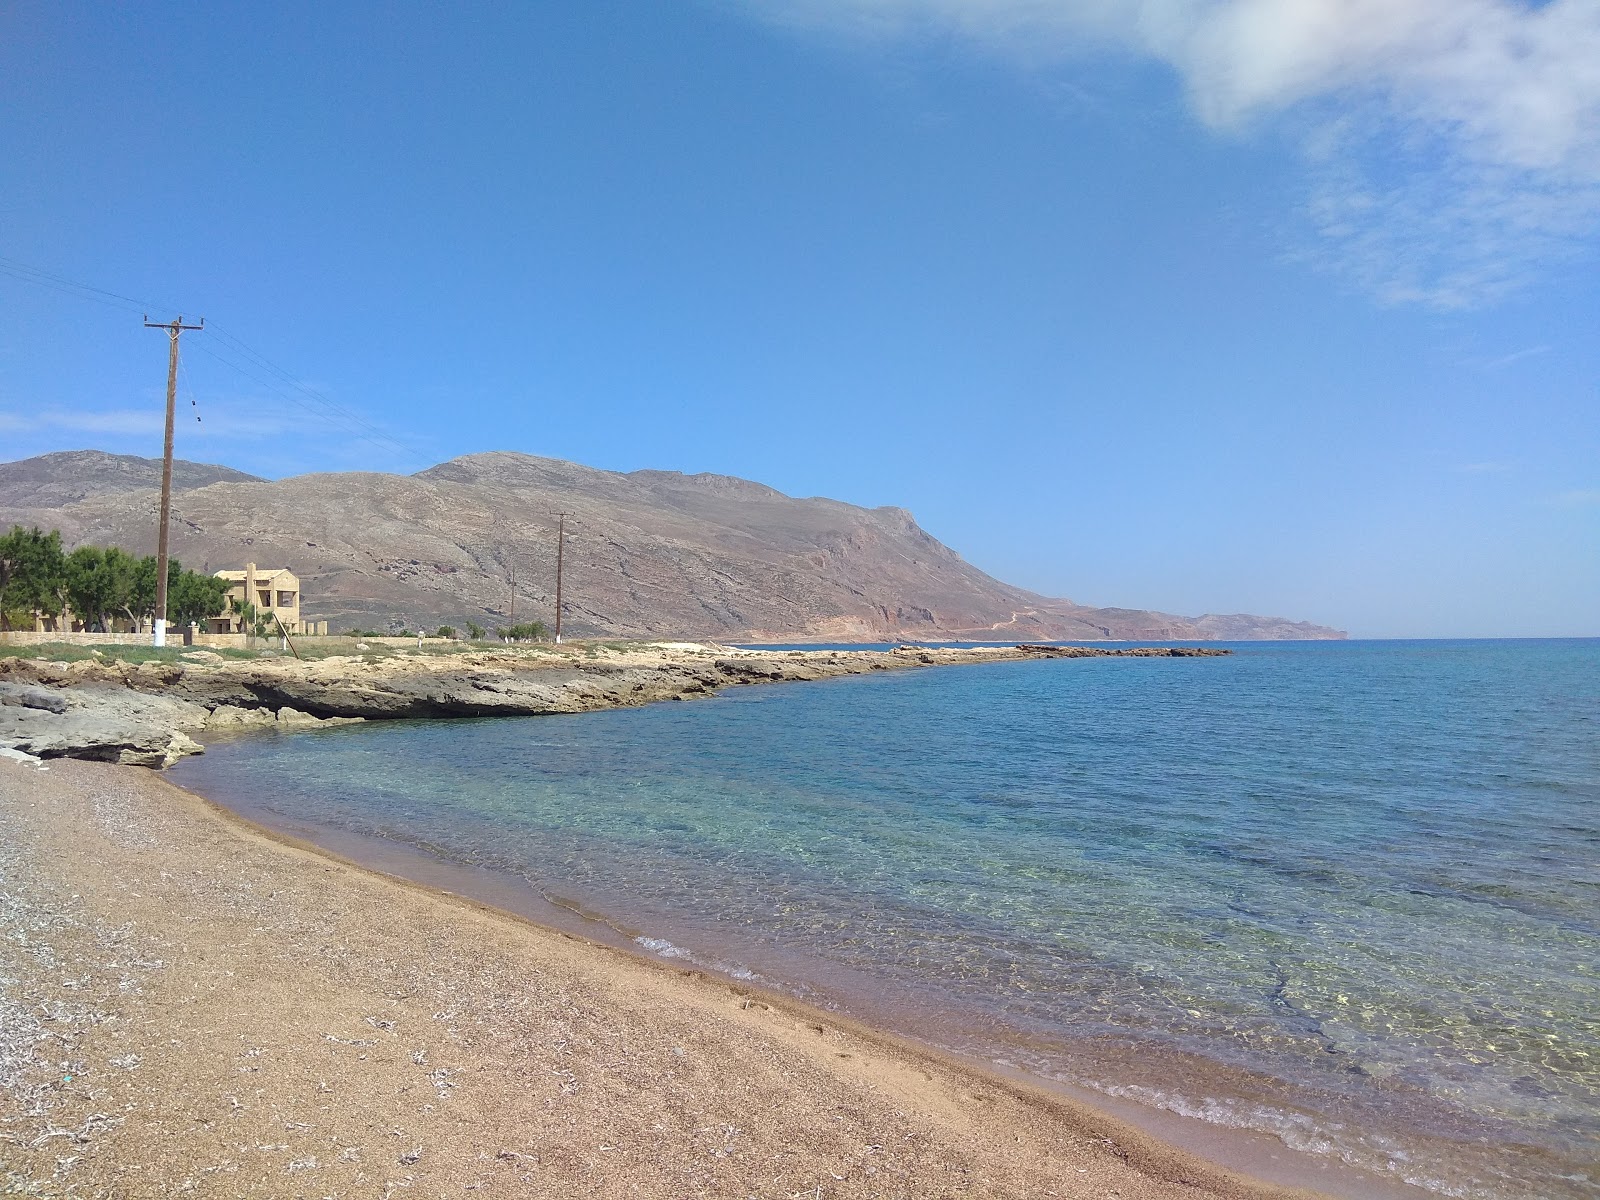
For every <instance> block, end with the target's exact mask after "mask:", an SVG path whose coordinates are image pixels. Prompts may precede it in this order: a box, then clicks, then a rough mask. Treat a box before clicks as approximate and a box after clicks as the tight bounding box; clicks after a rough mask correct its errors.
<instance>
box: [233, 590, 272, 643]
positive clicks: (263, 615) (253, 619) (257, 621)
mask: <svg viewBox="0 0 1600 1200" xmlns="http://www.w3.org/2000/svg"><path fill="white" fill-rule="evenodd" d="M228 605H229V608H230V610H231V611H233V612H235V613H238V614H239V628H240V630H241V631H242V632H244V633H247V634H249V635H250V636H251V637H270V636H272V634H274V633H276V632H277V624H278V623H277V622H276V621H274V620H273V619H272V614H271V613H269V612H262V611H261V610H260V609H259V608H257V607H256V606H255V605H254V604H251V603H250V601H248V600H235V599H233V598H232V597H229V598H228Z"/></svg>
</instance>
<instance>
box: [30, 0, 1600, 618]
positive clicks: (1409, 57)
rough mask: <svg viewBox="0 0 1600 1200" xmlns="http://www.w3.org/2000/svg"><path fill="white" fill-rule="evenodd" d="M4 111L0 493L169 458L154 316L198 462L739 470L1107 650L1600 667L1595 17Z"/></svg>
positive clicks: (387, 32)
mask: <svg viewBox="0 0 1600 1200" xmlns="http://www.w3.org/2000/svg"><path fill="white" fill-rule="evenodd" d="M483 8H484V9H485V10H486V9H487V6H483ZM335 10H337V11H335ZM0 103H3V105H4V113H5V120H4V121H3V122H0V260H3V261H0V311H3V313H4V317H5V320H4V323H3V326H0V459H12V458H21V457H26V456H29V455H33V454H38V453H43V452H46V451H50V450H60V449H74V448H82V447H97V448H103V449H108V450H115V451H119V452H127V453H139V454H151V455H154V454H159V452H160V406H161V398H162V389H163V385H164V368H165V344H164V339H163V338H162V337H161V335H160V334H159V333H156V332H152V331H148V330H145V329H143V328H142V327H141V325H140V323H139V317H140V313H141V311H142V307H143V305H144V304H146V303H148V304H150V305H151V306H152V311H151V314H150V315H151V316H152V317H153V318H157V317H159V318H163V319H165V318H170V317H171V316H172V315H174V314H176V313H178V312H182V313H183V314H184V315H185V316H186V317H189V318H195V317H200V316H204V317H205V318H206V319H207V323H208V330H207V331H206V332H205V333H203V334H197V335H187V337H186V340H185V356H184V378H183V387H182V389H181V392H182V399H183V401H184V404H185V407H186V408H187V410H188V412H187V414H185V415H184V416H183V420H182V422H181V423H180V426H179V444H178V448H179V453H180V454H181V455H182V456H184V457H188V458H196V459H202V460H208V461H216V462H225V463H228V464H230V465H233V466H237V467H240V468H243V469H246V470H252V471H256V472H258V473H261V474H266V475H271V476H274V477H277V476H283V475H290V474H297V473H301V472H305V471H315V470H351V469H377V470H397V471H413V470H417V469H420V468H422V467H424V466H427V465H430V464H432V463H434V462H438V461H442V460H444V459H447V458H450V457H453V456H455V455H458V454H464V453H469V452H472V451H476V450H487V449H513V450H523V451H527V452H530V453H535V454H544V455H550V456H553V457H559V458H569V459H574V460H576V461H579V462H584V463H588V464H591V465H594V466H599V467H606V468H611V469H618V470H631V469H635V468H639V467H656V468H668V469H680V470H685V471H718V472H723V473H727V474H734V475H741V476H745V477H748V478H754V479H759V480H761V481H763V482H765V483H769V484H771V485H773V486H775V487H778V488H780V489H782V490H784V491H786V492H789V493H791V494H795V495H802V496H806V495H827V496H833V497H837V498H839V499H843V500H849V501H852V502H855V503H860V504H866V505H877V504H900V505H903V506H905V507H907V508H909V509H911V510H912V511H913V512H914V513H915V514H916V516H917V518H918V519H919V521H920V522H921V523H922V524H923V526H924V527H925V528H927V529H928V530H929V531H930V532H932V533H933V534H935V535H936V536H938V537H940V538H941V539H943V540H945V541H946V542H948V543H949V544H951V545H952V546H954V547H955V548H957V549H958V550H959V551H961V552H962V553H963V554H964V555H965V556H966V557H967V558H968V559H970V560H971V561H973V562H975V563H977V564H978V565H979V566H981V567H983V568H984V569H986V570H988V571H990V572H992V573H994V574H996V575H998V576H1000V577H1002V578H1004V579H1007V580H1009V581H1012V582H1015V583H1019V584H1022V585H1024V586H1028V587H1031V588H1034V589H1036V590H1038V591H1041V592H1044V593H1046V594H1050V595H1065V596H1070V597H1072V598H1073V599H1075V600H1078V601H1080V602H1084V603H1093V604H1118V605H1128V606H1138V607H1152V608H1161V609H1165V610H1167V611H1173V612H1180V613H1186V614H1198V613H1201V612H1238V611H1249V612H1259V613H1272V614H1279V615H1286V616H1292V617H1296V618H1304V619H1310V620H1316V621H1321V622H1325V623H1328V624H1334V625H1338V626H1340V627H1343V628H1347V629H1349V630H1350V631H1351V632H1352V634H1354V635H1357V636H1380V637H1381V636H1501V635H1504V636H1541V635H1588V636H1594V635H1600V337H1597V336H1596V335H1597V333H1600V328H1597V327H1600V282H1597V281H1600V271H1597V266H1600V254H1597V249H1600V235H1597V221H1596V216H1597V214H1600V5H1597V4H1596V3H1595V2H1594V0H1586V2H1584V3H1575V2H1573V0H1551V2H1550V3H1547V4H1543V5H1537V6H1535V5H1527V6H1524V5H1520V4H1516V3H1512V2H1510V0H1384V2H1383V3H1382V4H1379V3H1377V0H1271V2H1269V0H1163V2H1161V3H1156V2H1155V0H1057V2H1052V0H768V2H765V3H758V2H755V0H750V2H740V0H636V2H632V3H628V2H617V0H588V2H586V3H584V4H582V5H573V4H565V3H563V4H556V3H530V4H527V5H522V6H506V7H505V8H504V9H502V11H500V12H498V13H491V12H488V11H475V12H474V14H473V15H470V16H462V15H458V14H449V13H445V12H443V11H441V9H440V7H438V6H420V5H419V6H415V7H409V6H404V5H391V6H383V7H381V8H380V7H378V6H373V7H370V8H364V9H357V8H355V7H354V6H297V5H292V4H290V5H279V6H272V7H271V8H270V9H268V8H263V7H257V8H253V9H247V8H244V7H241V6H231V5H223V6H194V7H180V8H177V9H173V8H170V7H168V8H160V9H156V8H150V7H148V6H146V7H143V8H135V7H128V6H104V7H98V6H90V5H44V4H27V3H22V4H15V5H10V6H8V7H7V8H6V9H5V10H4V12H3V14H0ZM19 263H20V264H24V265H25V266H24V267H16V266H15V264H19ZM7 264H12V265H10V266H7ZM26 268H36V269H42V270H44V271H46V272H49V273H50V274H51V275H53V276H56V277H59V278H60V279H63V280H68V281H71V282H73V283H76V284H88V285H90V286H92V287H94V288H98V289H103V290H104V291H105V292H109V293H114V294H115V295H116V296H121V297H129V298H131V299H130V300H129V301H122V300H118V299H115V298H113V297H109V296H105V295H100V294H97V293H85V292H83V291H81V290H77V289H74V288H71V287H52V286H48V283H49V281H45V282H44V283H41V282H40V278H39V276H37V275H36V274H32V273H31V272H30V271H29V270H27V269H26ZM252 354H254V355H256V356H259V357H251V355H252ZM263 360H264V362H265V364H266V365H264V364H263ZM280 372H281V373H280ZM190 401H192V402H193V405H192V406H191V404H190ZM196 406H197V407H196ZM195 412H198V413H199V415H200V416H201V417H202V420H201V421H200V422H195V421H194V420H193V419H192V414H194V413H195Z"/></svg>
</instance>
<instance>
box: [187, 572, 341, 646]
mask: <svg viewBox="0 0 1600 1200" xmlns="http://www.w3.org/2000/svg"><path fill="white" fill-rule="evenodd" d="M217 578H218V579H226V580H227V581H228V584H229V587H228V600H229V605H228V611H227V612H225V613H224V614H223V615H222V616H220V617H213V618H212V619H211V621H210V622H209V625H210V628H209V629H208V630H207V632H209V633H244V632H246V630H245V629H244V626H243V622H242V621H241V620H240V617H239V605H240V604H242V603H249V604H251V605H253V606H254V607H255V610H256V611H257V612H258V613H261V614H262V615H264V616H266V615H271V616H275V617H277V618H278V620H279V621H282V622H283V627H284V628H285V629H287V630H288V631H289V632H290V633H295V634H305V633H327V632H328V623H327V622H326V621H302V620H301V619H300V579H299V577H298V576H297V575H295V573H294V572H293V571H291V570H289V568H288V567H272V568H267V569H262V568H260V567H257V566H256V565H255V563H246V564H245V566H244V570H242V571H218V572H217ZM272 632H274V633H276V632H277V626H276V624H274V625H273V628H272Z"/></svg>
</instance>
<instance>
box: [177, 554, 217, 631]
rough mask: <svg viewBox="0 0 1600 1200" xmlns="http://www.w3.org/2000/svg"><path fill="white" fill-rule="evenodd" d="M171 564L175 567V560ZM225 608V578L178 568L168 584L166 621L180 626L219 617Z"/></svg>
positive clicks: (185, 626) (184, 626) (183, 626)
mask: <svg viewBox="0 0 1600 1200" xmlns="http://www.w3.org/2000/svg"><path fill="white" fill-rule="evenodd" d="M172 565H173V566H177V565H178V564H177V562H176V561H174V562H173V564H172ZM227 608H228V581H227V580H226V579H218V578H217V577H216V576H215V575H202V574H201V573H200V572H199V571H185V570H183V569H181V568H179V570H178V571H177V573H176V575H175V576H174V577H171V578H170V579H169V582H168V583H167V620H169V621H172V622H174V623H176V624H177V626H178V627H179V628H180V629H183V628H187V627H188V626H189V625H191V624H201V623H204V622H205V621H208V620H210V619H211V618H212V617H220V616H221V615H222V614H223V613H224V612H226V611H227Z"/></svg>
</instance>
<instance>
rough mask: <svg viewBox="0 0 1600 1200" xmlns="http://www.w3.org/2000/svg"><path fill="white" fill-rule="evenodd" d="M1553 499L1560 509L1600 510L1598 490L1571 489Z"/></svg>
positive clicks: (1599, 490) (1599, 493)
mask: <svg viewBox="0 0 1600 1200" xmlns="http://www.w3.org/2000/svg"><path fill="white" fill-rule="evenodd" d="M1554 499H1555V502H1556V503H1557V504H1558V505H1560V506H1561V507H1562V508H1600V488H1571V489H1569V490H1568V491H1565V492H1558V493H1557V494H1556V496H1555V497H1554Z"/></svg>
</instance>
